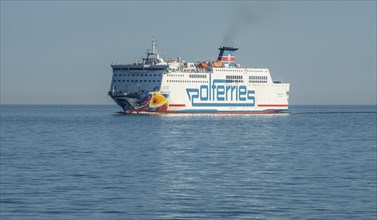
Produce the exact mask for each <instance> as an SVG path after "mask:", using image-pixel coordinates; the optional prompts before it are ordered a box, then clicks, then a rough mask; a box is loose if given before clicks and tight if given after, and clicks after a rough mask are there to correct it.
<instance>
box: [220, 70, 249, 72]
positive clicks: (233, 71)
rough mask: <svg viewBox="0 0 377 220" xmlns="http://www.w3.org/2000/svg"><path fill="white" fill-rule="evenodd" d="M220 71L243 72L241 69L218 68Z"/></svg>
mask: <svg viewBox="0 0 377 220" xmlns="http://www.w3.org/2000/svg"><path fill="white" fill-rule="evenodd" d="M218 71H220V72H243V70H232V69H219V70H218Z"/></svg>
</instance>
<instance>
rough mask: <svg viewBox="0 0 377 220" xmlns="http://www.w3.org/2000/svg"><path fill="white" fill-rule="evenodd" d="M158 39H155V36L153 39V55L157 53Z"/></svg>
mask: <svg viewBox="0 0 377 220" xmlns="http://www.w3.org/2000/svg"><path fill="white" fill-rule="evenodd" d="M156 42H157V41H156V39H155V38H154V36H153V38H152V53H154V54H155V53H156Z"/></svg>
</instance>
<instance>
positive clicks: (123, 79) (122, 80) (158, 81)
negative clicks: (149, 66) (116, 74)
mask: <svg viewBox="0 0 377 220" xmlns="http://www.w3.org/2000/svg"><path fill="white" fill-rule="evenodd" d="M113 82H116V80H114V81H113ZM118 82H160V80H146V79H144V80H137V79H136V80H129V79H127V80H124V79H123V80H118Z"/></svg>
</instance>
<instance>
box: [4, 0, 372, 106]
mask: <svg viewBox="0 0 377 220" xmlns="http://www.w3.org/2000/svg"><path fill="white" fill-rule="evenodd" d="M376 10H377V8H376V1H330V2H328V1H303V2H299V1H276V2H274V1H268V2H262V1H253V2H234V1H194V2H189V1H185V2H178V1H160V2H158V1H157V2H155V1H78V2H76V1H57V2H46V1H15V2H12V1H1V45H0V46H1V103H2V104H113V101H112V100H111V99H110V97H108V96H107V91H108V90H109V87H110V81H111V74H112V72H111V68H110V64H111V63H112V61H120V62H121V63H129V62H133V61H134V60H135V59H136V58H139V59H140V58H141V57H143V56H144V53H145V51H146V49H148V48H149V47H150V41H151V38H152V36H155V37H156V38H157V40H158V48H159V50H160V51H162V52H165V54H163V57H164V58H169V57H178V56H180V57H182V58H183V59H185V60H188V61H193V62H196V61H199V60H207V59H213V60H215V59H216V58H217V55H218V49H217V48H218V47H219V46H220V45H222V44H228V45H233V46H237V47H239V48H240V50H239V51H237V52H236V59H237V62H238V63H240V64H241V65H242V66H249V67H267V68H269V69H270V72H271V74H272V77H273V80H281V81H284V82H290V83H291V91H290V104H376V99H377V98H376V59H377V58H376V50H377V49H376Z"/></svg>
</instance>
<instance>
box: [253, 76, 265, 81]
mask: <svg viewBox="0 0 377 220" xmlns="http://www.w3.org/2000/svg"><path fill="white" fill-rule="evenodd" d="M249 79H253V80H256V79H258V80H267V76H249Z"/></svg>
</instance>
